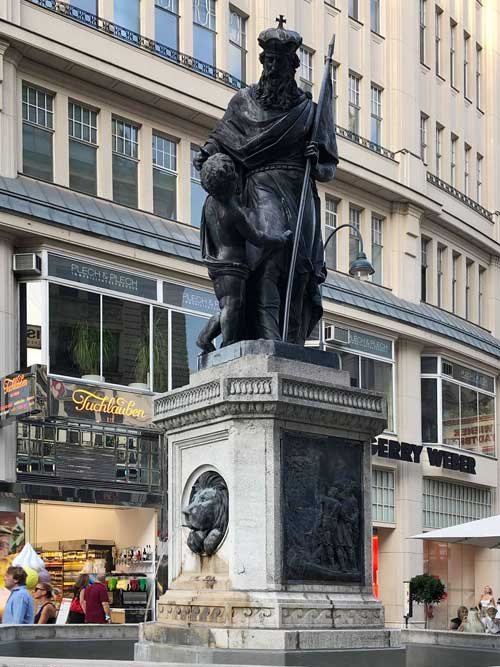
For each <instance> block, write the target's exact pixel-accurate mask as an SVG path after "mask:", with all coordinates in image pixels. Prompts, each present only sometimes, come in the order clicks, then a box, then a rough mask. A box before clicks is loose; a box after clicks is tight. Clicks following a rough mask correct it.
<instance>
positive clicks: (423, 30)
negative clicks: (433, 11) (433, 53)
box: [419, 0, 427, 65]
mask: <svg viewBox="0 0 500 667" xmlns="http://www.w3.org/2000/svg"><path fill="white" fill-rule="evenodd" d="M426 15H427V0H420V11H419V18H420V62H421V63H422V64H423V65H425V60H426V57H425V55H426V54H425V52H426V48H427V44H426V42H427V16H426Z"/></svg>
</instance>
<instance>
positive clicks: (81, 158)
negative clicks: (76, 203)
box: [68, 102, 97, 195]
mask: <svg viewBox="0 0 500 667" xmlns="http://www.w3.org/2000/svg"><path fill="white" fill-rule="evenodd" d="M68 133H69V187H70V188H72V189H73V190H78V191H79V192H85V193H86V194H89V195H96V194H97V113H96V112H95V111H92V109H87V108H86V107H83V106H81V105H80V104H74V103H73V102H69V104H68Z"/></svg>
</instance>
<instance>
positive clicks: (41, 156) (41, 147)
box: [22, 83, 54, 181]
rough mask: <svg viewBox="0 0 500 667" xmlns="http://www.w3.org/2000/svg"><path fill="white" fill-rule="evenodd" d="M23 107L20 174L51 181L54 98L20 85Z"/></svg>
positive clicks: (36, 89) (30, 87)
mask: <svg viewBox="0 0 500 667" xmlns="http://www.w3.org/2000/svg"><path fill="white" fill-rule="evenodd" d="M22 106H23V173H24V174H27V175H28V176H33V177H34V178H39V179H41V180H43V181H52V180H53V178H54V174H53V166H52V161H53V158H52V151H53V147H52V135H53V131H54V95H51V94H50V93H46V92H45V91H43V90H39V89H38V88H34V87H33V86H28V85H26V84H25V83H23V104H22Z"/></svg>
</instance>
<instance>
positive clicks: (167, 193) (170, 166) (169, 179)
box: [153, 132, 177, 220]
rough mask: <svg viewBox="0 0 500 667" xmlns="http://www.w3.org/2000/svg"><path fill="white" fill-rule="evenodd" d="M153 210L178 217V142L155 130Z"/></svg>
mask: <svg viewBox="0 0 500 667" xmlns="http://www.w3.org/2000/svg"><path fill="white" fill-rule="evenodd" d="M153 210H154V212H155V213H156V215H161V216H162V217H164V218H170V219H171V220H176V219H177V144H176V143H175V141H172V139H167V138H166V137H163V136H162V135H160V134H158V133H157V132H153Z"/></svg>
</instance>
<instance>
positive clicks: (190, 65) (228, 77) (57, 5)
mask: <svg viewBox="0 0 500 667" xmlns="http://www.w3.org/2000/svg"><path fill="white" fill-rule="evenodd" d="M26 2H30V3H31V4H32V5H36V6H37V7H42V8H43V9H48V10H49V11H51V12H54V13H55V14H58V15H59V16H64V17H65V18H68V19H71V20H72V21H76V22H77V23H82V24H83V25H86V26H88V27H90V28H93V29H94V30H98V31H99V32H102V33H104V34H105V35H109V36H111V37H114V38H116V39H120V40H122V41H123V42H126V43H127V44H130V45H131V46H135V47H137V48H139V49H142V50H144V51H148V52H149V53H154V54H155V55H157V56H159V57H160V58H163V59H164V60H168V62H171V63H174V64H176V65H179V66H180V67H185V68H186V69H189V70H191V71H193V72H197V73H198V74H201V75H203V76H206V77H209V78H210V79H213V80H214V81H218V82H219V83H222V84H224V85H226V86H229V87H230V88H235V89H237V90H239V89H240V88H245V86H246V84H245V82H244V81H241V80H240V79H238V78H236V77H235V76H233V75H232V74H229V72H224V71H223V70H221V69H218V68H217V67H214V66H213V65H210V64H209V63H205V62H203V61H202V60H198V59H197V58H193V56H188V55H186V54H185V53H181V52H180V51H177V49H174V48H172V47H171V46H167V45H166V44H161V43H160V42H157V41H155V40H154V39H150V38H149V37H144V36H143V35H140V34H139V33H137V32H134V31H133V30H129V29H128V28H124V27H123V26H120V25H117V24H116V23H112V22H111V21H107V20H105V19H102V18H100V17H99V16H96V15H95V14H91V13H90V12H87V11H86V10H84V9H80V8H79V7H74V6H73V5H70V4H68V3H67V2H60V0H26Z"/></svg>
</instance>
